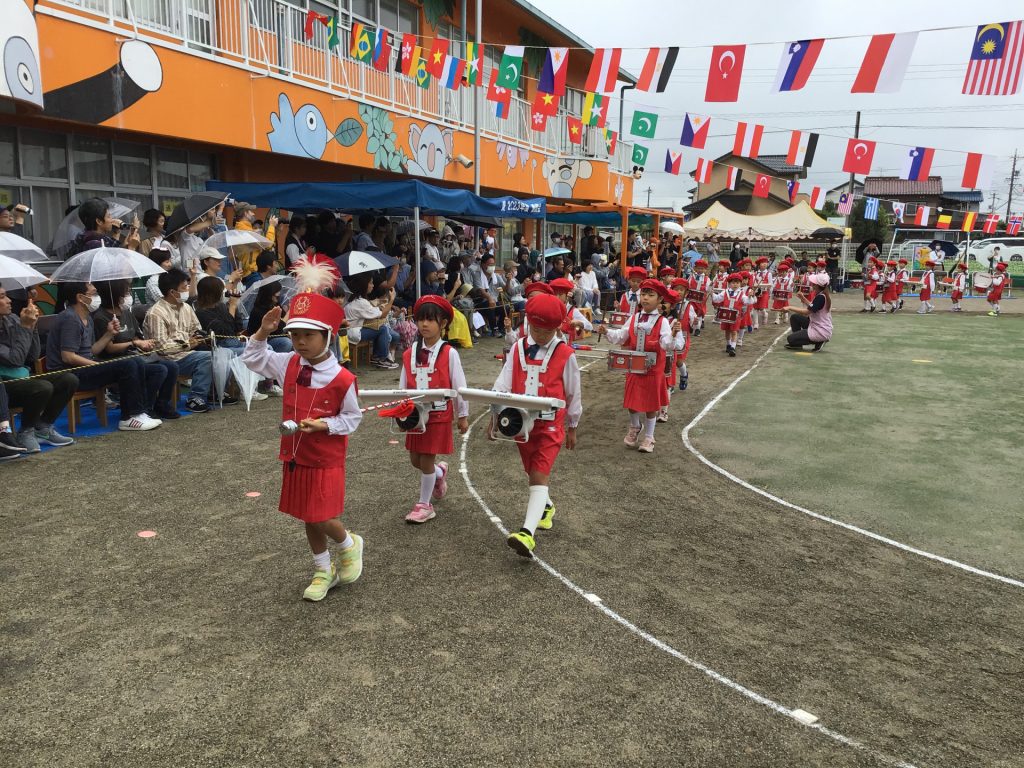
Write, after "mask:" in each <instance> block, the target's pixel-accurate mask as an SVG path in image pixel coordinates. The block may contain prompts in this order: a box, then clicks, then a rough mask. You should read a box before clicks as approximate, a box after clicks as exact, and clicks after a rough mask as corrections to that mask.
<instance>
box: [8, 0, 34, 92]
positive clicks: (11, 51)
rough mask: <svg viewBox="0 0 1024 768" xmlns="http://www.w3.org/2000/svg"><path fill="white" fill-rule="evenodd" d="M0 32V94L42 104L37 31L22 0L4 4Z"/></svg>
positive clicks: (30, 14)
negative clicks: (2, 27) (0, 29)
mask: <svg viewBox="0 0 1024 768" xmlns="http://www.w3.org/2000/svg"><path fill="white" fill-rule="evenodd" d="M3 16H4V25H3V26H4V29H3V32H0V96H7V97H9V98H12V99H17V100H19V101H27V102H29V103H30V104H34V105H35V106H37V107H41V106H43V81H42V78H41V77H40V76H39V32H38V31H37V30H36V17H35V15H34V14H33V13H32V10H31V9H30V8H29V7H28V6H27V5H25V3H24V0H14V2H13V3H5V4H4V13H3Z"/></svg>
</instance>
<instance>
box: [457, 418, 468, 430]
mask: <svg viewBox="0 0 1024 768" xmlns="http://www.w3.org/2000/svg"><path fill="white" fill-rule="evenodd" d="M467 432H469V418H468V417H466V416H459V434H460V435H464V434H466V433H467Z"/></svg>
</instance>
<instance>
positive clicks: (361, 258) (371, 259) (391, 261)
mask: <svg viewBox="0 0 1024 768" xmlns="http://www.w3.org/2000/svg"><path fill="white" fill-rule="evenodd" d="M334 263H335V264H337V265H338V271H339V272H341V276H342V277H351V276H352V275H361V274H364V273H366V272H377V271H379V270H382V269H390V268H391V267H393V266H395V264H397V263H398V259H395V258H392V257H391V256H388V255H387V254H386V253H377V252H374V253H366V252H365V251H349V252H348V253H343V254H342V255H341V256H339V257H338V258H336V259H335V260H334Z"/></svg>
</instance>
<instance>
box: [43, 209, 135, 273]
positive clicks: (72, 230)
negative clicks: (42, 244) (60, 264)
mask: <svg viewBox="0 0 1024 768" xmlns="http://www.w3.org/2000/svg"><path fill="white" fill-rule="evenodd" d="M100 199H101V200H103V201H104V202H105V203H106V204H107V206H108V207H107V211H108V213H110V215H111V216H112V217H113V218H115V219H120V220H122V221H124V220H125V219H126V218H128V216H129V215H131V214H132V213H133V212H134V211H135V209H136V208H138V207H139V204H138V203H137V202H135V201H134V200H125V199H123V198H120V197H103V198H100ZM83 232H85V225H84V224H83V223H82V220H81V219H80V218H79V217H78V206H77V205H76V206H75V207H74V208H73V209H72V210H71V211H69V212H68V215H67V216H65V217H64V220H63V221H61V223H60V224H58V225H57V231H56V232H54V233H53V240H52V241H51V242H50V252H51V253H53V254H54V255H55V256H57V257H58V258H60V259H63V258H64V257H65V256H66V255H67V252H68V251H69V250H70V249H71V246H72V245H74V242H75V238H77V237H78V236H79V235H80V234H82V233H83Z"/></svg>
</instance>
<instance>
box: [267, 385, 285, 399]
mask: <svg viewBox="0 0 1024 768" xmlns="http://www.w3.org/2000/svg"><path fill="white" fill-rule="evenodd" d="M267 394H268V395H270V396H271V397H284V390H283V389H281V387H280V385H278V384H271V385H270V386H269V387H267Z"/></svg>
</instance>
